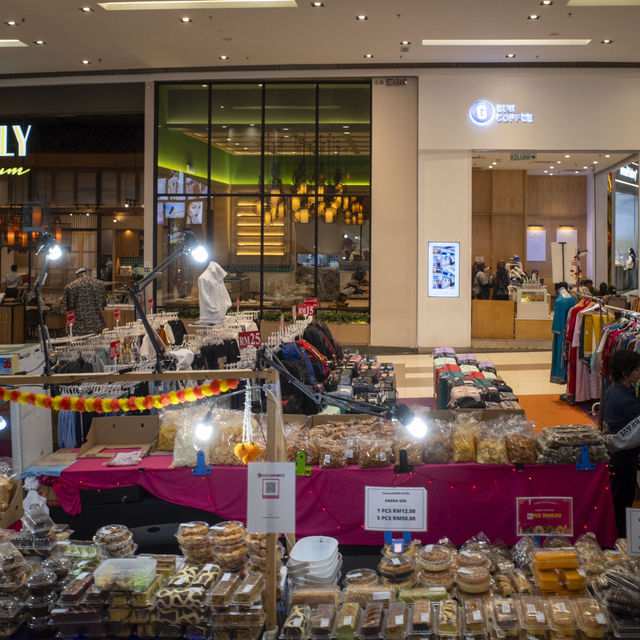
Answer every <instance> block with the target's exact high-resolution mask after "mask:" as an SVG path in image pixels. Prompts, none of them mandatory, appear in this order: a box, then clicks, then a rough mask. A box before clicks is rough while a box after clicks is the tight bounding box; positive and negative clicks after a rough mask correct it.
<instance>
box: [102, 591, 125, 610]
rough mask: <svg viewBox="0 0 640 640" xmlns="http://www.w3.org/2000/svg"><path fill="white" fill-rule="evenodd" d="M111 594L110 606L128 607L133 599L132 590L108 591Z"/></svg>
mask: <svg viewBox="0 0 640 640" xmlns="http://www.w3.org/2000/svg"><path fill="white" fill-rule="evenodd" d="M107 593H108V596H109V606H110V607H127V606H129V600H130V599H131V592H129V591H110V592H107Z"/></svg>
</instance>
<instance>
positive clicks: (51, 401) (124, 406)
mask: <svg viewBox="0 0 640 640" xmlns="http://www.w3.org/2000/svg"><path fill="white" fill-rule="evenodd" d="M237 388H238V380H212V381H211V382H209V383H207V384H203V385H196V386H194V387H188V388H187V389H178V391H170V392H169V393H163V394H160V395H148V396H130V397H129V398H78V397H75V396H73V397H72V396H47V395H44V394H43V393H25V392H23V391H19V390H18V389H13V390H11V389H5V388H4V387H0V397H1V398H2V400H3V401H4V402H17V403H19V404H30V405H34V406H36V407H39V408H41V409H53V410H54V411H60V410H61V409H62V410H64V411H80V412H84V411H87V412H90V413H93V412H95V413H115V412H118V411H125V412H126V411H146V410H148V409H162V408H163V407H168V406H169V405H178V404H184V403H186V402H196V401H197V400H200V399H201V398H208V397H211V396H217V395H219V394H220V393H226V392H227V391H229V389H231V390H234V389H237ZM258 449H259V447H258ZM256 455H257V454H256Z"/></svg>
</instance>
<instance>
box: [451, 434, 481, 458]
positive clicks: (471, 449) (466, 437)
mask: <svg viewBox="0 0 640 640" xmlns="http://www.w3.org/2000/svg"><path fill="white" fill-rule="evenodd" d="M451 442H452V449H453V461H454V462H475V461H476V431H475V429H474V428H472V427H469V426H464V427H463V426H458V427H456V428H455V430H454V432H453V436H452V439H451Z"/></svg>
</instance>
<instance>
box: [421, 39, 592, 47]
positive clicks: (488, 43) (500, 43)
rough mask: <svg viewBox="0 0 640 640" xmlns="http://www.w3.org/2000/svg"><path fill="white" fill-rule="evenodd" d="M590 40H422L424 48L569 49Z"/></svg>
mask: <svg viewBox="0 0 640 640" xmlns="http://www.w3.org/2000/svg"><path fill="white" fill-rule="evenodd" d="M590 42H591V38H557V39H554V38H518V39H515V38H502V39H500V38H486V39H478V38H469V39H459V38H458V39H442V40H423V41H422V45H423V46H425V47H529V46H536V47H560V46H563V47H569V46H586V45H588V44H589V43H590Z"/></svg>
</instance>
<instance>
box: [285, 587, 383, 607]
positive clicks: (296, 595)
mask: <svg viewBox="0 0 640 640" xmlns="http://www.w3.org/2000/svg"><path fill="white" fill-rule="evenodd" d="M351 588H353V589H356V588H357V589H365V588H372V587H366V586H360V585H352V586H350V587H348V588H347V590H348V589H351ZM377 589H379V590H384V588H383V587H377ZM386 591H387V592H388V591H389V590H388V589H387V590H386ZM290 601H291V604H292V605H298V604H306V605H309V606H310V607H316V606H318V605H321V604H332V605H333V606H334V607H337V606H338V604H339V602H340V587H336V586H326V587H297V588H296V589H294V591H293V593H292V594H291V599H290ZM354 602H355V600H354Z"/></svg>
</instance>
